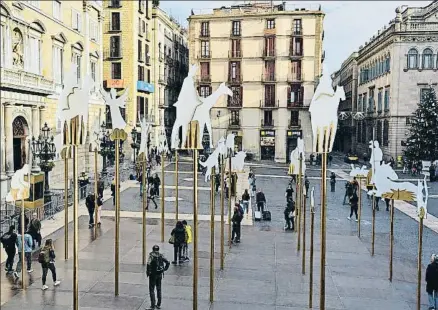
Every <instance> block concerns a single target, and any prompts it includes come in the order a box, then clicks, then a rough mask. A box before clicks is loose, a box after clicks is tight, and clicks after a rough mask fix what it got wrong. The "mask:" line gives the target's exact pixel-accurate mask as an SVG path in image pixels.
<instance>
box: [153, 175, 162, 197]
mask: <svg viewBox="0 0 438 310" xmlns="http://www.w3.org/2000/svg"><path fill="white" fill-rule="evenodd" d="M160 185H161V180H160V178H159V177H158V174H157V173H155V174H154V180H153V186H154V192H155V195H156V196H157V197H160Z"/></svg>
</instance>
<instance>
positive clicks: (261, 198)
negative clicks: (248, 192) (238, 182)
mask: <svg viewBox="0 0 438 310" xmlns="http://www.w3.org/2000/svg"><path fill="white" fill-rule="evenodd" d="M265 204H266V197H265V194H264V193H263V191H262V189H261V188H260V189H259V191H258V193H257V195H256V205H257V211H261V212H262V214H263V211H264V209H265Z"/></svg>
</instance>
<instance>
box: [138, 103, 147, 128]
mask: <svg viewBox="0 0 438 310" xmlns="http://www.w3.org/2000/svg"><path fill="white" fill-rule="evenodd" d="M139 114H140V118H143V117H144V116H145V115H147V114H148V110H147V107H146V105H145V98H144V97H140V96H137V115H139ZM138 123H139V120H138V119H137V124H138Z"/></svg>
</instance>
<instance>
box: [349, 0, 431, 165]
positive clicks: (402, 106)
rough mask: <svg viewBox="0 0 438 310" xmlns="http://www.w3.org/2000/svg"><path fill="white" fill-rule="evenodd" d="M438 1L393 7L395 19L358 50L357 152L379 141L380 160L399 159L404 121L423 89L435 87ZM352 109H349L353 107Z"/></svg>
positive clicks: (402, 144) (403, 134) (406, 123)
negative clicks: (363, 116)
mask: <svg viewBox="0 0 438 310" xmlns="http://www.w3.org/2000/svg"><path fill="white" fill-rule="evenodd" d="M437 13H438V1H433V2H432V3H431V4H429V5H428V6H426V7H399V8H397V9H396V15H395V19H394V20H391V21H390V23H389V25H388V26H385V27H383V29H381V30H380V31H378V33H377V35H375V36H373V37H372V38H371V39H370V40H369V41H368V42H366V43H365V44H364V45H363V46H361V47H359V51H358V56H357V66H358V72H359V81H358V90H357V94H358V95H357V107H356V109H355V110H354V111H358V112H363V113H364V114H365V119H364V120H362V121H359V122H358V123H357V126H356V139H357V149H358V151H360V152H362V153H368V152H369V148H368V143H369V141H370V140H372V139H373V135H374V137H375V139H376V140H378V141H379V143H380V145H381V148H382V151H383V154H384V156H385V159H386V160H388V159H389V158H390V157H394V159H396V160H400V157H401V156H402V155H403V150H404V144H405V141H406V134H407V131H408V125H409V118H410V117H411V116H412V113H413V112H414V111H415V110H416V108H417V106H418V103H419V102H420V97H421V94H422V92H423V91H425V90H426V89H427V88H428V87H429V85H431V84H432V86H433V87H435V89H436V88H437V84H438V78H437V76H438V73H437V70H438V57H437V54H438V14H437ZM353 109H354V107H353Z"/></svg>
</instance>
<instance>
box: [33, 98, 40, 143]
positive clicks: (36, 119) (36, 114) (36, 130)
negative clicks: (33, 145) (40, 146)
mask: <svg viewBox="0 0 438 310" xmlns="http://www.w3.org/2000/svg"><path fill="white" fill-rule="evenodd" d="M40 129H41V127H40V111H38V107H36V106H32V132H31V136H34V137H35V138H37V137H38V135H39V134H40Z"/></svg>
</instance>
